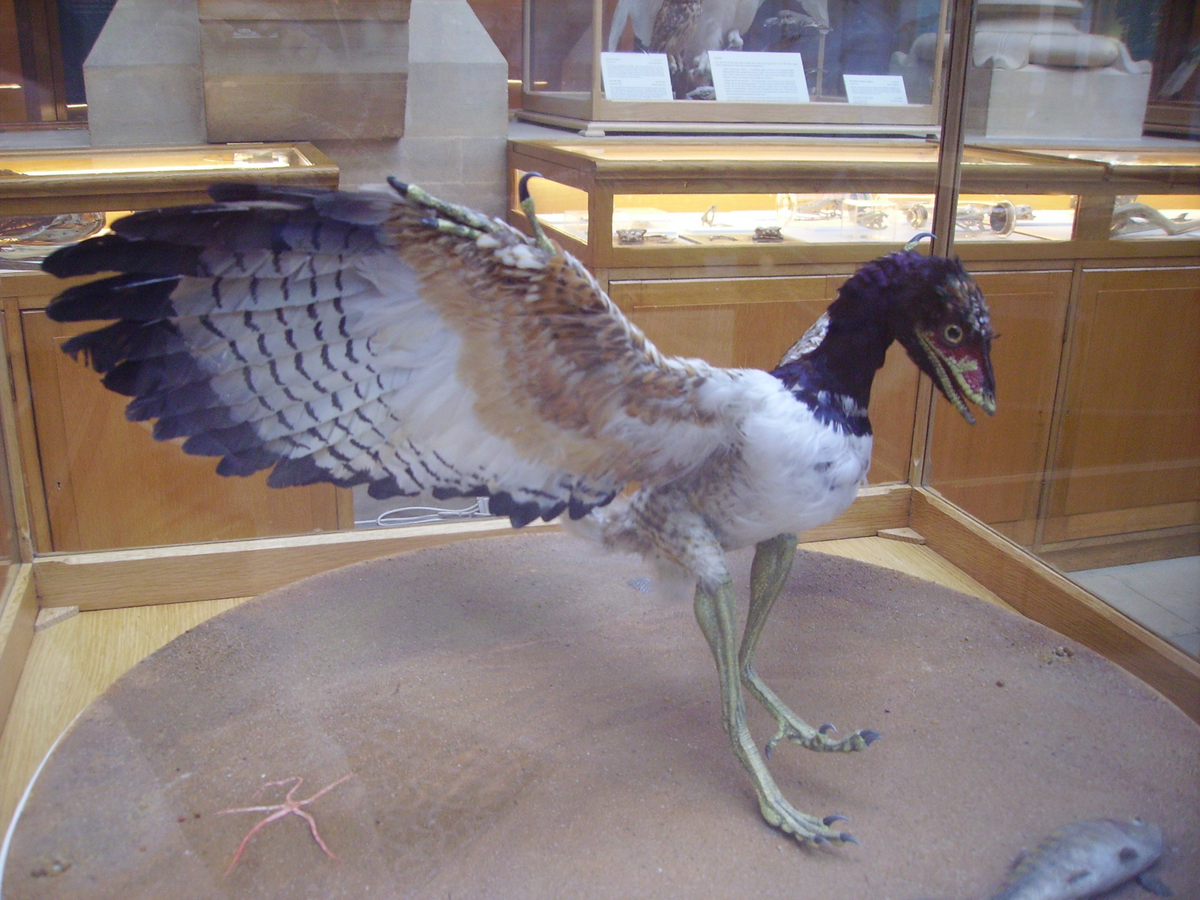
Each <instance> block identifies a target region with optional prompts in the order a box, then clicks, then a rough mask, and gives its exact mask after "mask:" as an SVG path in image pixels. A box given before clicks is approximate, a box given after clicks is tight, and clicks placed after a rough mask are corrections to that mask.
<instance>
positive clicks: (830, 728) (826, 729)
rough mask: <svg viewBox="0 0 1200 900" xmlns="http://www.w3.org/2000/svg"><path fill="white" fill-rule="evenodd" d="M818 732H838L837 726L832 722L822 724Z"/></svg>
mask: <svg viewBox="0 0 1200 900" xmlns="http://www.w3.org/2000/svg"><path fill="white" fill-rule="evenodd" d="M817 733H818V734H837V728H836V727H835V726H833V725H831V724H830V723H828V722H826V723H825V724H824V725H822V726H821V727H820V728H818V729H817Z"/></svg>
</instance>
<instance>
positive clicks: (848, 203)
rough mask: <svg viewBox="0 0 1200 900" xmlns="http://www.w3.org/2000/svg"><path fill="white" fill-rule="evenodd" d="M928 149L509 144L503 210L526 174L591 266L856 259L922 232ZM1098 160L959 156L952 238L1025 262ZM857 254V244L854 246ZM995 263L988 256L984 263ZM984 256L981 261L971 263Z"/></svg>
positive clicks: (1097, 182) (1058, 222)
mask: <svg viewBox="0 0 1200 900" xmlns="http://www.w3.org/2000/svg"><path fill="white" fill-rule="evenodd" d="M937 152H938V151H937V146H936V145H935V144H929V143H925V142H920V141H903V140H893V141H891V142H879V141H876V142H866V141H860V142H856V143H855V144H854V145H853V146H852V147H847V146H845V145H839V144H837V143H836V142H824V143H823V142H820V141H805V142H803V143H796V142H770V141H762V140H760V141H758V142H750V141H746V140H725V141H721V140H709V141H695V142H691V143H689V142H683V141H678V140H676V141H674V142H664V141H638V140H635V139H628V138H627V139H625V140H624V141H621V142H616V143H614V142H612V141H608V142H605V143H598V142H592V141H570V142H552V141H543V142H532V141H522V142H514V143H512V144H511V145H510V149H509V168H510V177H511V180H512V183H513V191H514V192H513V195H512V204H511V205H512V211H511V213H510V215H511V216H513V217H514V218H516V219H519V218H520V217H521V215H522V214H521V213H520V210H519V208H518V206H517V203H516V196H515V185H516V183H517V182H518V181H519V179H520V178H521V177H522V175H524V174H525V173H526V172H530V171H536V172H538V173H540V174H542V175H543V176H545V177H544V178H537V179H534V180H533V181H532V182H530V191H531V192H532V194H533V197H534V201H535V205H536V208H537V211H538V217H539V219H540V220H541V222H542V224H543V225H544V226H546V227H549V228H550V229H552V230H553V231H554V233H555V235H556V236H557V237H558V238H559V239H560V240H562V241H563V243H564V245H565V246H567V247H568V248H570V249H571V251H572V252H573V253H576V254H577V255H579V257H580V258H581V259H582V260H584V261H585V262H587V263H589V264H591V265H595V266H598V267H607V266H614V267H621V266H643V265H652V264H667V265H703V264H705V263H706V261H707V260H708V259H710V258H711V257H712V255H713V253H714V252H715V253H717V254H719V255H720V256H721V258H722V259H733V260H738V261H743V260H744V261H750V260H767V259H769V260H773V261H776V262H779V263H783V262H787V261H801V260H807V261H815V260H826V261H830V260H834V259H837V260H846V259H868V258H870V257H871V256H875V255H878V254H879V253H880V252H883V251H884V250H885V249H886V248H887V247H888V246H895V245H902V244H904V243H906V242H907V241H909V240H910V239H912V238H913V237H915V236H916V235H918V234H921V233H923V232H928V231H929V230H930V228H931V222H932V213H933V191H934V182H935V177H936V164H937ZM1108 174H1109V169H1108V168H1107V167H1106V166H1105V164H1103V163H1102V162H1098V161H1093V160H1083V159H1071V158H1066V157H1062V158H1059V157H1051V156H1038V155H1036V154H1029V153H1023V152H1013V151H1007V150H993V149H984V148H968V150H967V152H966V154H965V156H964V159H963V174H962V193H961V195H960V197H959V203H958V208H957V211H956V216H955V238H956V240H957V241H959V242H960V247H962V248H963V252H964V253H973V252H974V251H968V250H967V249H966V248H967V247H971V246H973V245H976V244H1021V245H1023V249H1022V251H1021V252H1022V253H1024V254H1027V255H1031V256H1034V257H1037V258H1046V257H1047V256H1048V255H1054V254H1056V253H1058V254H1061V251H1059V250H1055V249H1054V248H1053V245H1054V244H1059V243H1062V242H1065V241H1070V240H1073V239H1075V238H1076V237H1077V236H1078V235H1077V230H1076V225H1077V218H1078V217H1077V211H1078V209H1079V208H1080V204H1079V202H1078V198H1079V197H1080V196H1082V195H1090V194H1094V193H1097V192H1098V193H1101V194H1103V193H1104V192H1105V191H1106V190H1107V187H1106V186H1105V184H1104V180H1105V178H1106V177H1107V176H1108ZM856 245H857V246H856ZM997 252H1002V251H996V250H993V251H991V255H993V256H994V255H995V254H996V253H997ZM985 255H986V251H985Z"/></svg>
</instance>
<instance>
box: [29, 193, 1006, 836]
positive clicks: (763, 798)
mask: <svg viewBox="0 0 1200 900" xmlns="http://www.w3.org/2000/svg"><path fill="white" fill-rule="evenodd" d="M529 177H530V176H526V178H524V179H522V181H521V184H520V195H521V202H522V205H523V206H524V207H525V209H526V212H527V215H528V220H529V222H530V224H531V230H532V232H533V234H532V236H526V235H525V234H523V233H521V232H519V231H518V230H516V229H515V228H513V227H510V226H509V225H507V224H505V223H504V222H501V221H499V220H496V219H491V218H487V217H485V216H483V215H480V214H478V213H475V212H472V211H471V210H468V209H466V208H463V207H459V206H455V205H452V204H449V203H445V202H441V201H439V200H436V199H435V198H433V197H431V196H429V195H428V194H427V193H425V192H424V191H422V190H420V189H419V188H417V187H416V186H411V185H405V184H402V183H400V182H398V181H395V180H393V181H391V189H387V188H381V189H376V190H361V191H354V192H338V191H328V190H320V189H304V188H276V187H256V186H246V185H225V186H218V187H215V188H213V189H212V191H211V193H212V196H213V198H214V200H216V201H217V202H216V203H214V204H210V205H197V206H183V207H177V208H172V209H161V210H151V211H145V212H139V213H135V214H133V215H130V216H128V217H126V218H123V219H120V220H118V221H116V222H115V223H114V224H113V230H114V233H113V234H111V235H105V236H101V237H96V238H92V239H90V240H88V241H85V242H83V243H80V244H76V245H73V246H71V247H68V248H64V249H62V250H60V251H58V252H57V253H55V254H54V255H52V256H51V257H49V258H48V259H47V260H46V262H45V264H44V268H45V270H46V271H48V272H51V273H53V274H55V275H59V276H68V275H84V274H91V273H100V272H118V273H121V274H117V275H112V276H109V277H106V278H102V279H99V280H94V281H91V282H88V283H85V284H82V285H79V286H75V287H70V288H68V289H67V290H65V291H64V292H63V293H62V294H60V295H59V296H58V297H57V298H56V299H55V300H54V301H53V302H52V303H51V304H50V306H49V307H48V309H47V312H48V314H49V315H50V317H51V318H53V319H55V320H57V321H84V320H116V321H113V322H112V323H111V324H108V325H105V326H104V327H102V328H99V330H96V331H91V332H88V333H85V334H82V335H80V336H78V337H74V338H72V339H71V340H69V341H68V342H67V343H66V344H65V346H64V349H65V350H66V351H67V352H68V353H71V354H75V355H78V354H82V355H83V356H84V357H86V358H87V359H88V360H89V361H90V363H91V365H92V366H93V367H94V368H95V369H96V370H97V371H99V372H101V373H103V375H104V383H105V385H107V387H109V388H111V389H112V390H114V391H117V392H119V393H122V394H125V395H128V396H130V397H131V398H132V399H131V400H130V401H129V404H128V406H127V409H126V415H127V416H128V418H130V419H134V420H148V419H156V420H157V422H156V423H155V425H154V433H155V436H156V437H158V438H160V439H168V438H183V439H184V443H183V449H184V450H185V451H186V452H189V453H196V454H205V455H211V456H217V457H220V463H219V464H218V466H217V471H218V472H220V473H222V474H225V475H246V474H249V473H251V472H255V471H258V470H261V469H267V468H269V469H271V473H270V476H269V483H270V484H272V485H275V486H278V487H284V486H288V485H301V484H309V483H313V482H318V481H328V482H332V483H334V484H337V485H343V486H351V485H358V484H368V485H369V491H370V493H371V494H372V495H374V496H376V497H383V496H389V495H397V494H415V493H417V492H421V491H431V492H432V493H433V494H434V496H436V497H443V498H445V497H451V496H458V495H475V496H488V497H489V498H490V506H491V509H492V511H494V512H496V513H497V514H500V515H506V516H508V517H509V518H510V520H511V522H512V524H513V525H514V526H516V527H520V526H522V525H525V524H527V523H529V522H531V521H533V520H534V519H535V518H538V517H541V518H543V519H546V520H550V519H553V518H555V517H556V516H559V515H560V514H563V513H566V514H567V515H568V516H569V518H570V519H576V520H581V524H583V525H585V526H586V529H587V530H589V531H591V532H592V533H593V535H594V536H595V537H596V538H597V539H598V540H599V541H601V542H602V543H603V544H605V545H606V546H608V547H611V548H619V549H625V550H633V551H636V552H640V553H642V554H644V555H646V556H648V557H651V558H654V559H656V560H659V561H661V562H662V563H663V564H664V565H669V566H676V567H680V568H682V569H683V570H685V571H686V572H688V573H690V574H691V576H693V577H694V578H695V580H696V593H695V611H696V616H697V618H698V620H699V623H700V627H701V629H702V630H703V632H704V635H705V637H706V638H707V640H708V642H709V644H710V645H711V648H712V652H713V655H714V658H715V660H716V667H717V671H718V675H719V681H720V691H721V700H722V713H721V719H722V724H723V726H724V728H725V731H726V733H727V734H728V736H729V740H730V742H731V744H732V746H733V751H734V753H735V754H736V756H737V759H738V760H739V761H740V762H741V763H742V765H743V766H744V767H745V768H746V770H747V771H748V772H749V774H750V777H751V779H752V781H753V783H754V789H755V791H756V792H757V796H758V801H759V805H760V808H761V810H762V814H763V816H764V817H765V818H766V820H767V821H768V822H770V823H771V824H772V825H775V826H777V827H779V828H781V829H782V830H783V831H785V832H788V833H789V834H792V835H794V836H795V837H796V838H798V839H799V840H801V841H803V842H810V843H839V842H843V841H849V840H853V838H852V837H851V836H850V835H849V834H846V833H845V832H842V831H839V830H837V829H836V828H835V827H833V826H834V824H835V823H836V821H837V820H838V819H839V818H841V817H839V816H827V817H825V818H823V819H822V818H818V817H815V816H811V815H807V814H805V813H802V812H800V811H798V810H797V809H795V808H794V807H793V806H792V805H791V804H789V803H788V801H787V800H786V799H785V798H784V796H783V794H782V793H781V792H780V790H779V788H778V787H777V786H776V784H775V782H774V781H773V780H772V778H771V775H770V772H769V771H768V770H767V767H766V765H765V763H764V759H763V756H762V755H761V754H760V752H759V750H758V748H757V746H756V745H755V743H754V740H753V738H752V737H751V735H750V732H749V730H748V728H747V725H746V710H745V701H744V697H745V695H746V693H749V695H750V696H751V697H752V698H754V699H755V700H757V701H758V702H760V703H762V704H763V705H764V706H765V707H766V708H767V709H768V710H769V711H770V713H771V714H772V715H773V716H774V718H775V720H776V721H777V723H778V731H777V733H776V734H775V736H774V737H773V738H772V739H771V741H770V743H769V745H768V751H769V748H770V747H774V746H775V745H776V744H777V743H778V742H779V741H780V740H784V739H786V740H788V741H793V742H795V743H798V744H800V745H802V746H804V747H807V748H808V749H810V750H822V751H831V750H842V751H850V750H860V749H862V748H864V747H866V746H867V745H868V744H870V743H871V742H872V741H873V740H874V739H875V738H876V737H877V736H878V735H877V734H876V733H875V732H873V731H870V730H863V731H856V732H854V733H852V734H848V735H846V736H844V737H840V738H838V737H835V736H834V734H833V733H832V731H833V730H832V728H831V727H830V726H821V727H819V728H814V727H813V726H811V725H809V724H807V723H806V722H804V721H803V720H802V719H801V718H800V717H799V716H798V715H796V713H794V712H793V711H792V710H791V709H790V708H789V707H788V706H787V705H786V704H785V703H784V702H783V700H781V699H780V698H779V697H778V696H777V695H776V694H775V693H774V692H773V691H772V690H771V689H770V688H769V687H768V686H767V685H766V684H765V683H764V682H763V681H762V679H761V678H760V677H759V676H758V675H757V674H756V672H755V670H754V655H755V647H756V645H757V643H758V640H759V637H760V636H761V634H762V632H763V628H764V627H765V625H766V622H767V616H768V614H769V613H770V611H771V604H772V603H773V602H774V600H775V598H776V596H777V595H778V593H779V591H780V588H781V586H782V584H783V582H784V580H785V579H786V576H787V573H788V571H789V568H790V566H791V561H792V556H793V553H794V551H795V546H796V533H797V532H799V531H802V530H804V529H808V528H812V527H814V526H817V525H820V524H821V523H824V522H827V521H829V520H830V519H832V518H833V517H834V516H836V515H837V514H838V513H840V512H842V511H843V510H844V509H846V507H848V506H849V505H850V503H851V501H852V500H853V499H854V497H855V494H856V493H857V491H858V488H859V485H860V484H861V483H862V482H863V479H864V476H865V475H866V471H867V465H868V462H869V459H870V455H871V426H870V423H869V422H868V420H867V413H866V410H867V401H868V399H869V395H870V390H871V381H872V378H873V376H874V373H875V371H876V369H878V368H879V367H880V366H881V365H882V364H883V360H884V352H885V351H886V350H887V348H888V346H889V345H890V344H891V343H892V341H893V340H899V341H900V343H901V344H902V345H903V346H904V348H905V350H907V351H908V355H909V356H910V357H911V358H912V359H913V361H914V362H915V363H916V364H917V365H918V366H919V367H920V368H921V369H922V370H923V371H924V372H926V373H928V374H929V375H930V376H931V377H932V378H933V380H934V384H936V385H937V387H938V389H939V390H940V391H941V392H942V393H943V394H944V395H945V396H946V397H947V399H949V401H950V402H951V403H953V404H954V406H955V407H956V408H957V409H958V410H959V412H961V413H962V414H963V415H964V416H966V417H967V418H968V419H971V414H970V412H969V411H968V407H967V402H968V401H970V402H973V403H975V404H977V405H978V406H979V407H981V408H982V409H984V410H986V411H987V412H989V413H991V412H993V410H994V409H995V399H994V380H993V375H992V368H991V363H990V357H989V353H990V346H991V339H992V332H991V326H990V324H989V318H988V312H987V308H986V306H985V304H984V301H983V298H982V296H981V294H980V292H979V290H978V288H977V287H976V285H975V283H974V281H973V280H972V279H971V278H970V276H969V275H968V274H967V273H966V272H965V271H964V270H963V268H962V266H961V264H960V263H959V262H957V261H956V260H950V259H945V258H935V257H924V256H922V255H920V254H918V253H916V252H911V251H902V252H899V253H894V254H892V255H890V256H886V257H884V258H882V259H879V260H877V261H875V262H873V263H870V264H868V265H867V266H865V267H864V268H863V269H862V270H860V271H859V272H858V273H857V274H856V275H854V276H853V277H852V278H850V279H849V280H848V281H847V282H846V283H845V284H844V285H843V286H842V288H841V290H840V292H839V294H838V296H837V298H836V300H835V301H834V302H833V303H832V305H831V306H830V307H829V309H828V311H827V312H826V313H825V314H824V315H823V316H822V317H821V319H820V320H819V321H818V322H817V324H816V325H814V326H813V328H811V329H810V330H809V331H808V333H807V334H806V335H805V336H804V337H803V338H802V339H801V341H799V342H798V343H797V344H796V346H794V347H793V348H792V350H791V351H789V353H788V354H787V356H786V357H785V358H784V360H783V362H782V363H781V364H780V366H779V367H778V368H777V369H776V370H775V371H773V372H764V371H759V370H751V369H723V368H717V367H715V366H711V365H708V364H706V363H705V362H703V361H700V360H695V359H680V358H675V357H670V356H665V355H664V354H662V353H660V352H659V351H658V350H657V349H656V348H655V347H654V346H653V345H652V344H651V343H650V341H648V340H647V339H646V338H645V337H644V336H643V335H642V333H641V332H640V331H639V330H638V329H637V328H636V327H635V326H634V325H633V324H632V323H631V322H630V321H629V320H627V319H626V318H625V317H624V316H623V315H622V314H621V313H620V311H619V310H618V309H617V308H616V307H615V306H614V305H613V303H612V302H611V301H610V300H609V299H608V297H607V296H605V294H604V292H603V291H602V290H601V289H600V287H599V286H598V285H597V283H596V281H595V280H594V279H593V277H592V276H591V275H590V274H589V273H588V272H587V270H586V269H585V268H584V267H583V266H582V265H581V264H580V263H578V262H577V261H576V260H575V259H573V258H572V257H571V256H569V255H568V254H566V253H564V252H563V251H562V250H561V249H560V248H559V247H557V246H556V245H555V244H554V243H552V242H551V241H550V240H549V239H548V238H547V237H546V235H545V234H544V232H543V231H542V229H541V228H540V226H539V225H538V222H537V218H536V216H535V214H534V211H533V208H532V201H531V199H530V198H529V195H528V187H527V181H528V178H529ZM634 482H636V483H638V484H640V487H639V488H638V490H637V491H636V492H635V493H633V494H632V496H622V497H621V498H619V499H614V498H617V495H618V493H619V492H620V491H621V490H622V489H623V488H624V487H625V486H626V485H629V484H631V483H634ZM750 545H757V552H756V555H755V560H754V565H753V571H752V584H751V599H750V607H749V619H748V623H747V626H746V629H745V633H744V635H743V636H742V637H741V639H740V643H739V638H738V635H737V633H736V625H735V622H736V616H735V603H734V592H733V586H732V585H731V583H730V576H729V571H728V568H727V567H726V562H725V551H726V550H730V549H734V548H738V547H747V546H750Z"/></svg>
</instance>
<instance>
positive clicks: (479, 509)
mask: <svg viewBox="0 0 1200 900" xmlns="http://www.w3.org/2000/svg"><path fill="white" fill-rule="evenodd" d="M492 515H493V514H492V512H491V510H490V509H488V501H487V497H480V498H479V499H478V500H476V501H475V502H474V503H472V504H471V505H470V506H468V507H466V508H465V509H447V508H445V507H441V506H400V507H397V508H396V509H389V510H388V511H387V512H382V513H380V514H379V515H378V516H376V517H375V518H374V519H363V520H361V521H355V523H354V524H355V526H363V525H376V526H379V527H380V528H389V527H391V526H393V525H430V524H432V523H434V522H445V521H447V520H452V519H473V518H478V519H482V518H489V517H491V516H492Z"/></svg>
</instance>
